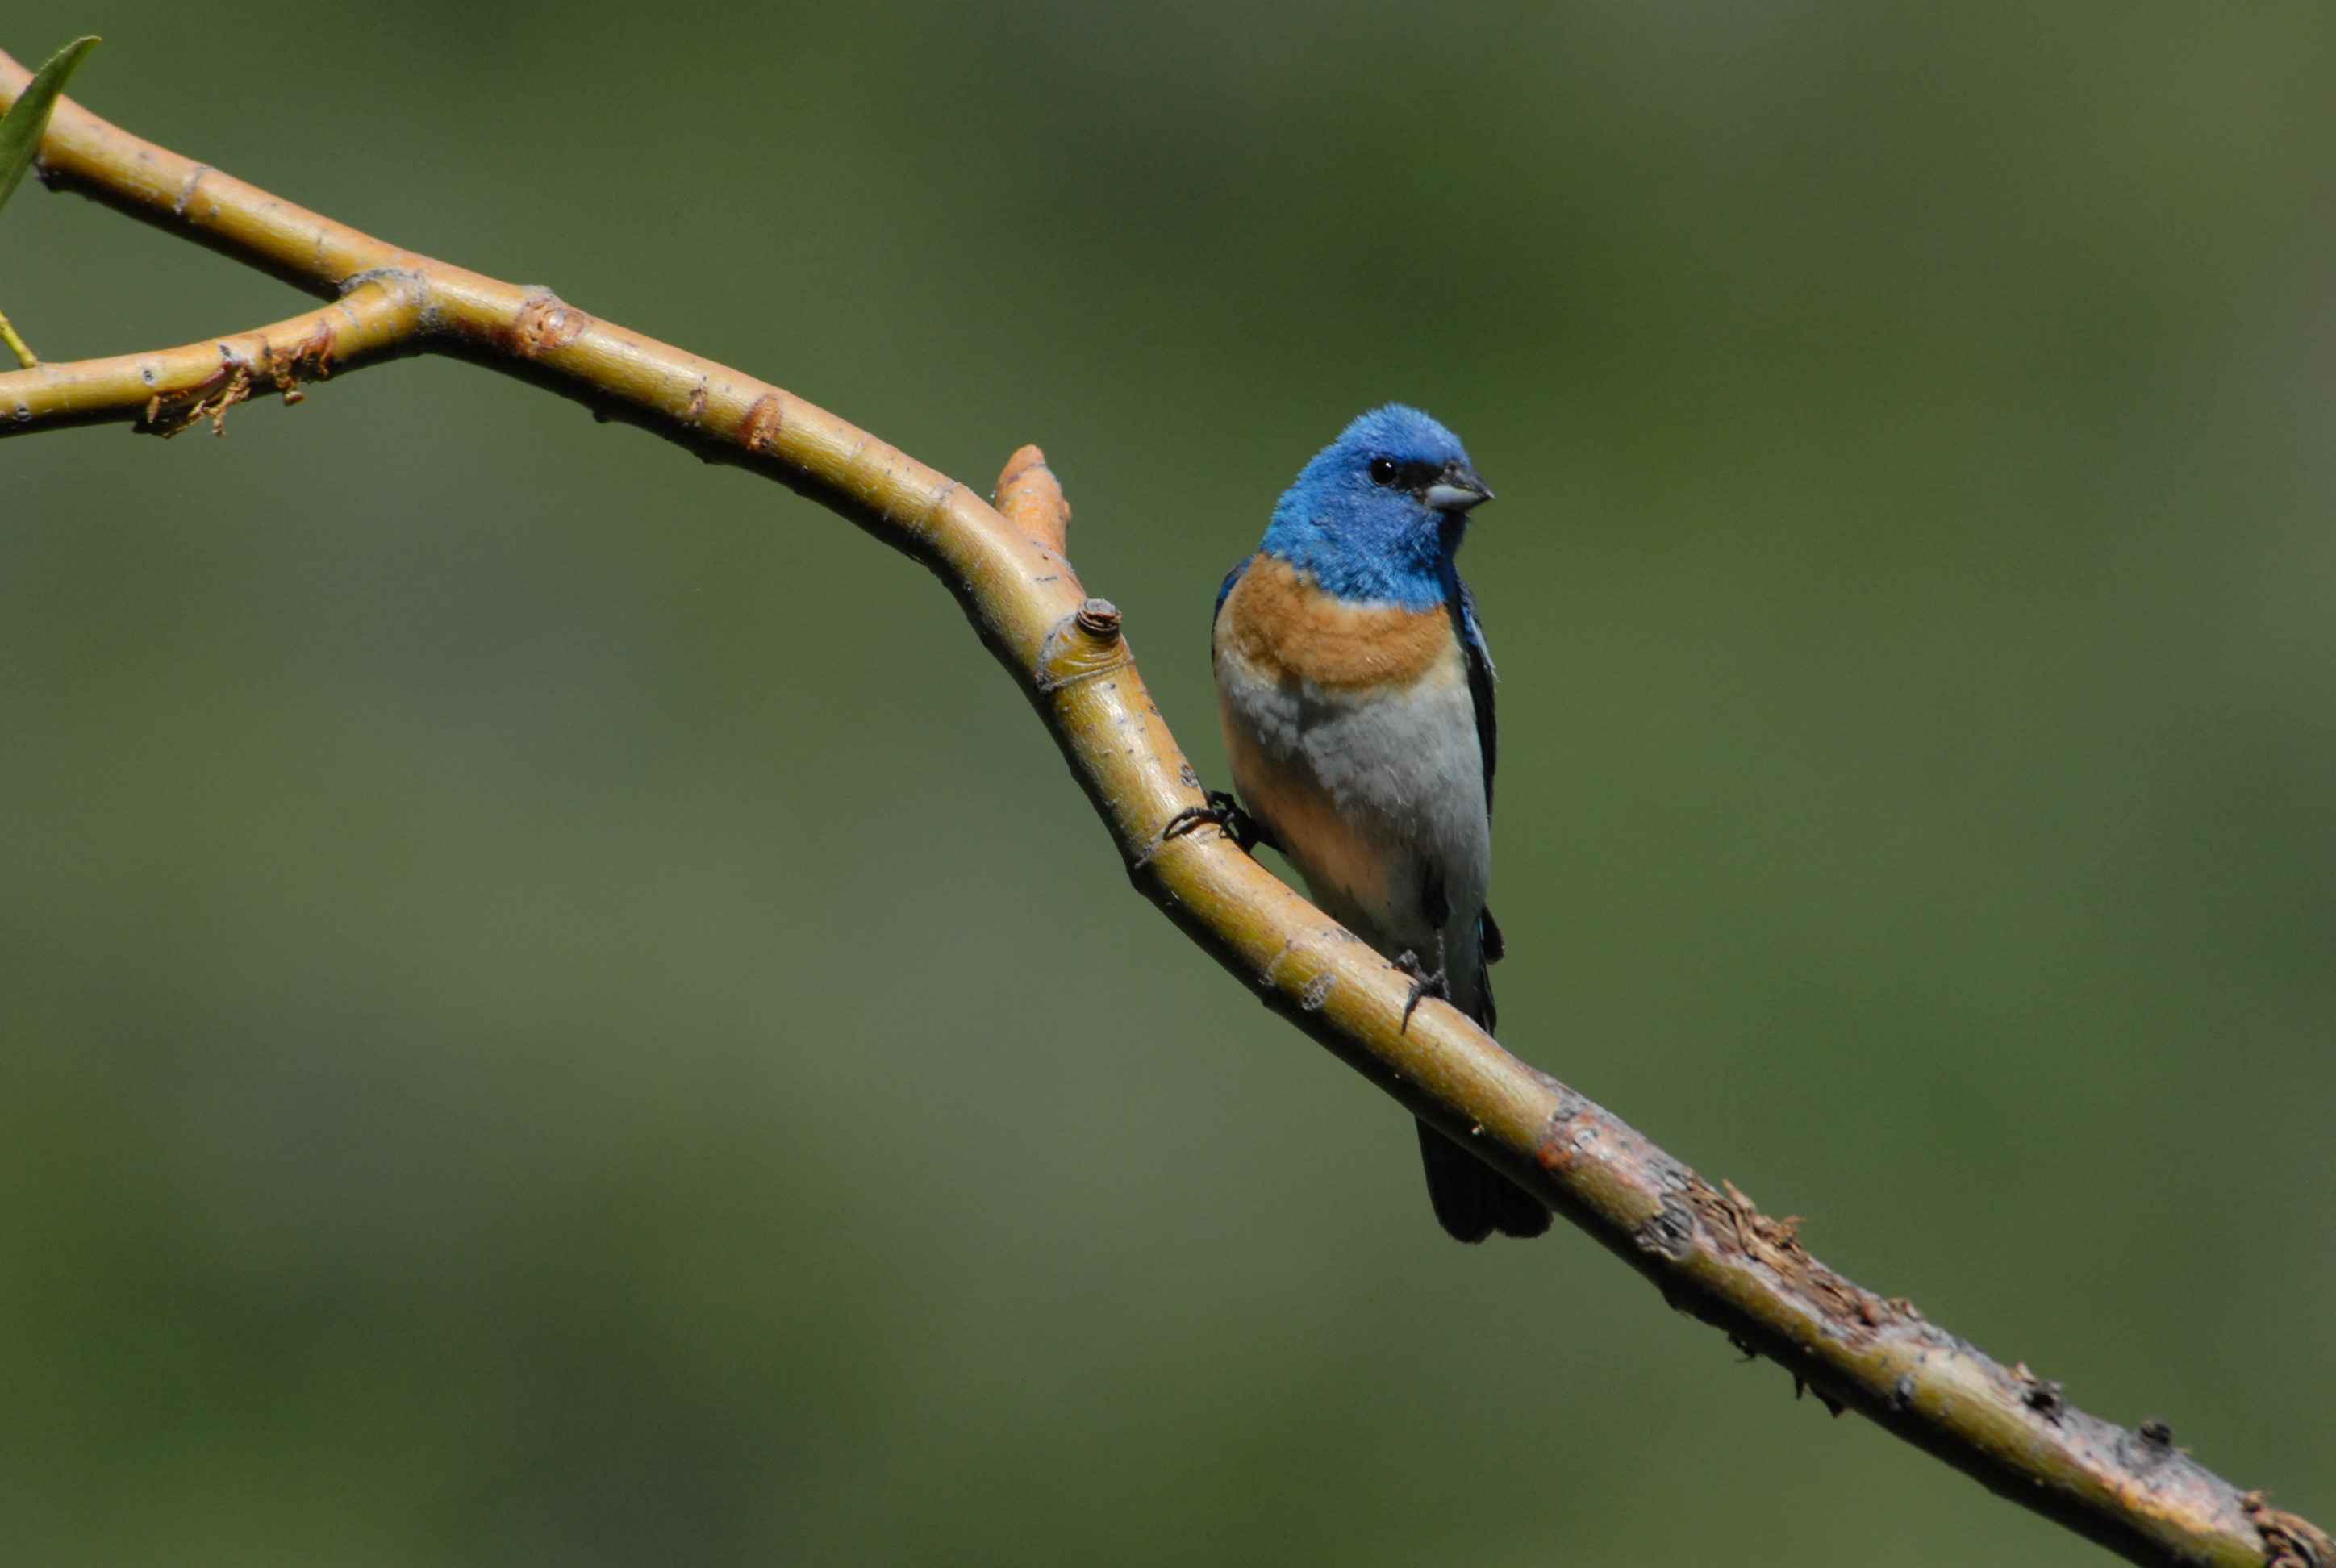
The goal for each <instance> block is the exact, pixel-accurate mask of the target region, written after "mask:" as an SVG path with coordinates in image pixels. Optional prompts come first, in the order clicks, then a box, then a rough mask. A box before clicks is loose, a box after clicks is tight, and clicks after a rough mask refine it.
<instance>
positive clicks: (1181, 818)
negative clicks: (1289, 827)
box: [1160, 790, 1273, 852]
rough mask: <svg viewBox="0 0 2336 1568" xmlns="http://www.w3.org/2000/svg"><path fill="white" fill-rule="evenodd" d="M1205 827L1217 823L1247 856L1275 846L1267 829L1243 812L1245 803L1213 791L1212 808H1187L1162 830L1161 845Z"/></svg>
mask: <svg viewBox="0 0 2336 1568" xmlns="http://www.w3.org/2000/svg"><path fill="white" fill-rule="evenodd" d="M1202 823H1215V824H1216V826H1217V827H1218V829H1219V830H1220V831H1222V833H1224V835H1225V837H1227V838H1229V839H1231V840H1232V841H1233V842H1234V843H1236V844H1238V845H1239V846H1241V850H1242V851H1243V852H1248V851H1250V850H1253V849H1255V848H1256V847H1257V846H1258V845H1260V844H1270V843H1271V842H1273V840H1272V839H1271V838H1270V837H1269V836H1267V834H1266V831H1265V829H1264V828H1262V827H1260V825H1259V824H1258V820H1257V819H1256V818H1255V817H1253V816H1251V815H1250V814H1249V813H1247V812H1245V811H1243V810H1241V803H1240V802H1239V801H1237V800H1235V799H1233V797H1232V792H1231V791H1230V790H1211V791H1210V792H1209V803H1208V804H1206V805H1199V806H1186V807H1185V808H1184V809H1183V811H1180V812H1178V813H1176V814H1175V815H1174V816H1173V817H1170V818H1169V819H1168V825H1167V826H1166V827H1164V828H1162V829H1161V830H1160V842H1163V843H1166V842H1168V841H1169V840H1170V839H1173V838H1178V837H1181V836H1183V834H1185V833H1191V832H1192V830H1193V829H1194V828H1196V827H1199V826H1200V825H1201V824H1202Z"/></svg>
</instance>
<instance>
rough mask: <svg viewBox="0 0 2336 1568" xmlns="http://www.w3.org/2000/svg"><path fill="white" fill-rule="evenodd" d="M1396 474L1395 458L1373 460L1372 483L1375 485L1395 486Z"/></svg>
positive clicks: (1376, 458)
mask: <svg viewBox="0 0 2336 1568" xmlns="http://www.w3.org/2000/svg"><path fill="white" fill-rule="evenodd" d="M1396 472H1397V471H1396V466H1395V459H1394V458H1392V457H1375V458H1373V459H1371V482H1372V483H1373V484H1393V483H1394V482H1395V476H1396Z"/></svg>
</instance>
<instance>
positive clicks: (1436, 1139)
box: [1419, 912, 1549, 1242]
mask: <svg viewBox="0 0 2336 1568" xmlns="http://www.w3.org/2000/svg"><path fill="white" fill-rule="evenodd" d="M1484 919H1485V920H1486V923H1487V925H1488V926H1489V925H1490V921H1491V919H1492V917H1491V915H1490V913H1489V912H1488V913H1487V914H1486V915H1485V917H1484ZM1498 930H1499V928H1498V927H1491V930H1490V932H1489V934H1488V935H1487V937H1486V940H1485V949H1486V951H1485V959H1486V961H1487V962H1489V961H1490V960H1491V959H1494V958H1497V957H1499V956H1500V954H1499V951H1498V950H1497V947H1496V946H1495V944H1497V943H1498V942H1499V940H1500V937H1499V935H1498ZM1477 995H1478V998H1479V1000H1478V1003H1477V1008H1476V1021H1477V1022H1478V1023H1480V1024H1482V1025H1484V1030H1485V1032H1486V1033H1487V1034H1489V1033H1491V1032H1492V1028H1493V1020H1494V1018H1495V1017H1496V1016H1497V1015H1496V1014H1495V1013H1494V1009H1493V985H1492V977H1491V976H1489V975H1484V974H1481V973H1480V974H1479V975H1478V977H1477ZM1419 1163H1420V1164H1422V1165H1423V1166H1425V1167H1426V1171H1427V1202H1428V1203H1429V1205H1430V1206H1431V1207H1433V1208H1434V1209H1435V1210H1436V1223H1437V1224H1439V1225H1442V1226H1443V1227H1444V1233H1445V1235H1447V1236H1450V1237H1451V1238H1452V1239H1453V1240H1454V1241H1455V1242H1481V1241H1483V1240H1484V1238H1485V1237H1487V1236H1489V1235H1491V1234H1493V1232H1495V1231H1497V1232H1500V1233H1501V1234H1502V1235H1504V1236H1517V1237H1533V1236H1538V1235H1540V1234H1542V1233H1543V1232H1545V1231H1547V1230H1548V1229H1549V1210H1548V1209H1546V1208H1544V1207H1543V1205H1542V1201H1541V1200H1540V1199H1539V1198H1536V1197H1534V1196H1533V1194H1532V1193H1528V1192H1526V1191H1525V1190H1524V1189H1523V1187H1520V1186H1518V1185H1517V1184H1516V1183H1514V1182H1512V1181H1510V1180H1509V1179H1508V1178H1507V1177H1506V1176H1504V1175H1503V1174H1501V1173H1500V1172H1498V1171H1496V1170H1494V1169H1493V1167H1492V1166H1490V1165H1488V1164H1484V1161H1482V1160H1480V1159H1478V1158H1476V1156H1475V1155H1474V1154H1470V1153H1469V1152H1468V1151H1467V1150H1465V1149H1464V1148H1462V1147H1461V1146H1460V1145H1459V1144H1455V1143H1454V1142H1453V1141H1452V1140H1451V1139H1450V1138H1447V1137H1445V1135H1443V1134H1442V1133H1439V1132H1437V1131H1436V1129H1435V1128H1434V1127H1431V1126H1429V1125H1427V1124H1426V1122H1422V1123H1420V1124H1419Z"/></svg>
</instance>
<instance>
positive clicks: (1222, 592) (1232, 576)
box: [1209, 555, 1257, 626]
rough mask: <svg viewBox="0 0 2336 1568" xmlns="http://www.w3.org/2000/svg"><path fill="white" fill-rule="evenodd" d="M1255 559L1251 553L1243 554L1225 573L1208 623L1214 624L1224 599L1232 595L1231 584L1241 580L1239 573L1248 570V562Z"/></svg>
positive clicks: (1223, 609)
mask: <svg viewBox="0 0 2336 1568" xmlns="http://www.w3.org/2000/svg"><path fill="white" fill-rule="evenodd" d="M1256 559H1257V557H1255V556H1253V555H1249V556H1243V557H1242V558H1241V560H1240V562H1239V563H1238V564H1237V565H1235V566H1234V568H1233V569H1232V570H1231V571H1229V572H1227V573H1225V580H1224V583H1223V585H1222V586H1221V587H1220V588H1219V589H1217V604H1216V608H1215V609H1212V610H1211V611H1209V624H1210V625H1211V626H1214V625H1216V624H1217V617H1219V616H1221V615H1222V614H1223V613H1224V611H1225V600H1226V599H1231V597H1232V591H1233V584H1235V583H1237V582H1239V581H1240V580H1241V573H1243V572H1245V571H1247V570H1249V563H1250V562H1251V561H1252V560H1256Z"/></svg>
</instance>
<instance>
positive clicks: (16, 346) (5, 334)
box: [0, 315, 41, 370]
mask: <svg viewBox="0 0 2336 1568" xmlns="http://www.w3.org/2000/svg"><path fill="white" fill-rule="evenodd" d="M0 343H5V344H6V345H7V346H8V352H9V353H11V354H13V355H15V356H16V363H17V364H18V365H23V366H24V368H25V369H26V370H30V369H32V368H33V367H34V365H38V364H40V363H41V356H40V355H37V354H35V353H34V352H33V349H32V346H31V345H30V344H28V343H26V342H25V341H24V339H23V338H21V337H19V336H16V326H15V323H14V322H12V321H10V320H9V319H8V317H6V316H5V315H0Z"/></svg>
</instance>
